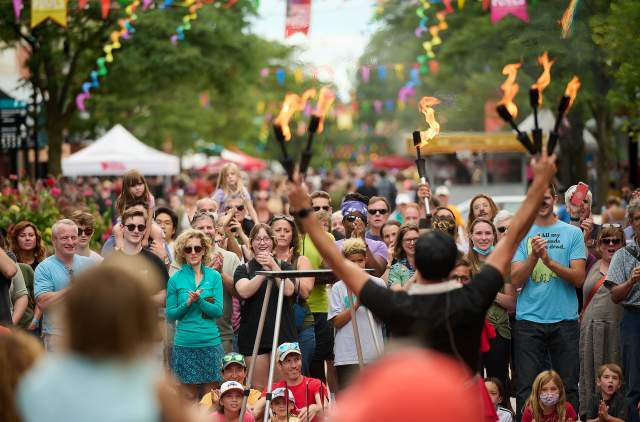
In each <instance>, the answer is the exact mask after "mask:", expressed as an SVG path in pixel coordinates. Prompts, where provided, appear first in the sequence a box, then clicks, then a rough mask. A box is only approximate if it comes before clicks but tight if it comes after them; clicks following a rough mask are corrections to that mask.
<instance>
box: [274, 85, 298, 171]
mask: <svg viewBox="0 0 640 422" xmlns="http://www.w3.org/2000/svg"><path fill="white" fill-rule="evenodd" d="M299 104H300V96H299V95H297V94H287V95H286V96H285V97H284V103H283V104H282V109H281V110H280V114H278V116H277V117H276V118H275V119H273V133H274V134H275V136H276V140H277V141H278V144H279V145H280V149H281V150H282V159H281V160H280V162H281V163H282V167H284V169H285V170H286V171H287V175H288V176H289V180H293V160H292V159H291V157H290V156H289V153H288V152H287V146H286V144H285V142H287V141H290V140H291V129H290V128H289V120H291V117H292V116H293V114H294V113H295V112H296V111H298V108H299Z"/></svg>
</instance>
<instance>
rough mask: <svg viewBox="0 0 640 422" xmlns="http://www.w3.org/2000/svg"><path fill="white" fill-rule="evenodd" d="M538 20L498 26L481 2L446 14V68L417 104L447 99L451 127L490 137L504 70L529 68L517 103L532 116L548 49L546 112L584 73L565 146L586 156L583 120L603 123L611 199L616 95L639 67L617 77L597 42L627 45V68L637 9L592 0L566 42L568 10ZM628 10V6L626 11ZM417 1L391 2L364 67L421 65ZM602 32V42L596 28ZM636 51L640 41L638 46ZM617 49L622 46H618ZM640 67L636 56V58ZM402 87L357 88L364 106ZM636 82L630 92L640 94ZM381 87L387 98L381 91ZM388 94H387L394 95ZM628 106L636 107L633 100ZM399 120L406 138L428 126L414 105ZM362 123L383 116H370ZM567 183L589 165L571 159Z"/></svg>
mask: <svg viewBox="0 0 640 422" xmlns="http://www.w3.org/2000/svg"><path fill="white" fill-rule="evenodd" d="M529 3H530V4H529V16H530V22H529V23H528V24H526V23H524V22H522V21H520V20H518V19H516V18H515V17H513V16H507V17H505V18H504V19H502V20H501V21H499V22H498V23H497V24H496V25H492V24H491V22H490V19H489V14H488V13H487V12H484V11H482V9H481V4H480V2H466V6H465V7H464V9H462V10H456V11H455V13H452V14H449V15H447V17H446V21H447V23H448V26H449V27H448V29H446V30H444V31H442V32H441V33H440V35H441V38H442V40H443V43H442V44H441V45H439V46H436V47H435V48H434V51H435V53H436V60H437V61H438V63H439V71H438V72H437V74H432V73H430V72H427V73H426V74H422V75H421V80H422V84H421V85H420V86H418V87H417V97H418V98H420V97H421V96H424V95H429V96H435V97H438V98H440V99H441V100H442V101H443V103H442V104H441V105H439V106H438V107H437V108H436V110H437V113H438V118H439V120H440V122H441V123H442V126H443V130H445V131H456V130H462V131H464V130H468V131H482V130H484V127H483V122H484V106H485V101H487V100H497V99H499V98H500V97H501V92H500V90H499V86H500V84H501V83H502V82H503V81H504V76H503V75H502V74H501V70H502V67H503V66H504V65H505V64H507V63H518V62H519V63H522V67H521V69H520V72H519V75H518V79H517V81H518V83H519V84H520V92H519V93H518V95H517V96H516V98H515V102H516V103H517V104H518V106H519V108H520V114H519V116H520V117H524V116H526V115H527V114H529V113H530V112H531V109H530V107H529V105H528V103H529V100H528V88H529V86H530V85H531V84H532V83H533V82H535V80H536V79H537V77H538V76H539V75H540V73H541V67H540V66H538V64H537V60H536V59H537V56H539V55H540V54H542V53H543V52H544V51H548V52H549V55H550V56H551V58H552V59H554V60H555V64H554V66H553V68H552V78H553V80H552V83H551V85H550V86H549V87H548V88H547V89H546V90H545V91H544V99H545V103H544V107H548V108H551V109H554V110H555V108H556V104H557V101H558V98H559V97H560V96H561V95H562V92H563V90H564V88H565V84H566V83H567V81H568V80H569V79H570V78H571V76H572V75H574V74H575V75H579V76H580V79H581V81H582V88H581V90H580V93H579V95H578V99H577V101H576V103H575V104H574V106H573V108H572V110H571V112H570V114H569V119H570V122H571V127H572V128H573V130H570V131H569V130H565V133H564V134H563V139H562V140H561V142H562V148H563V151H564V155H565V157H575V156H581V155H584V142H583V140H582V134H581V130H577V128H582V127H584V122H585V121H586V120H588V119H590V118H592V117H593V118H595V120H596V126H597V129H596V131H595V133H594V135H595V136H596V139H597V140H598V145H599V154H598V164H599V166H598V169H599V193H600V194H601V195H599V197H600V198H602V197H603V196H604V192H605V191H606V188H607V187H608V171H607V170H606V169H608V168H609V165H610V162H609V160H610V156H611V150H612V148H613V136H612V120H613V114H614V111H615V109H614V106H615V105H614V104H613V103H612V101H611V95H610V92H611V90H612V86H614V85H615V84H616V83H617V79H616V78H618V77H619V73H620V72H626V73H625V74H629V75H632V74H633V73H634V71H635V73H636V75H637V69H636V67H635V66H631V67H629V66H620V67H619V68H618V69H617V73H616V72H614V71H613V70H614V69H612V68H611V66H609V65H608V63H609V61H610V57H609V54H610V53H612V52H610V51H609V50H608V47H607V46H605V45H604V44H603V43H598V42H596V41H597V40H598V39H602V40H606V39H609V38H607V37H613V38H616V37H618V38H617V39H618V46H619V47H620V49H621V50H622V51H624V53H622V52H620V53H619V57H620V59H621V60H622V61H626V60H627V59H626V56H625V54H636V55H637V48H636V49H635V53H633V50H627V49H626V45H624V46H623V45H620V44H622V43H623V42H624V41H623V40H624V39H625V37H632V35H631V33H632V32H633V31H635V32H637V29H636V25H637V20H636V21H634V20H633V17H632V16H633V15H631V14H630V13H628V12H625V11H624V10H626V9H624V7H627V8H636V9H637V4H635V3H634V2H633V1H632V0H629V1H622V2H620V3H622V4H621V5H620V6H619V8H620V9H622V10H620V11H619V13H617V14H615V13H614V14H612V15H611V16H607V15H608V14H609V10H610V7H611V10H616V9H617V7H618V6H610V2H609V1H604V0H583V1H582V2H580V4H579V9H578V11H577V14H576V16H575V20H574V24H573V32H572V34H571V36H570V37H568V38H566V39H562V38H561V34H560V32H561V31H560V26H559V24H558V21H559V19H560V17H561V15H562V12H563V8H562V7H564V4H563V5H562V6H560V5H559V3H558V2H556V1H551V0H537V1H534V2H529ZM626 3H629V4H627V5H625V4H626ZM416 7H417V5H416V4H409V3H407V2H403V1H401V0H390V1H389V2H387V3H385V12H384V14H383V15H382V16H381V17H380V19H381V23H382V27H381V29H380V30H379V32H378V33H377V34H375V35H374V37H373V38H372V39H371V41H370V43H369V46H368V48H367V50H366V52H365V54H364V55H363V57H362V58H361V63H363V64H374V65H375V64H377V63H412V62H415V60H416V57H417V56H419V55H421V54H424V50H423V48H422V42H423V41H425V40H428V39H429V38H430V36H429V34H428V33H427V34H426V35H424V36H423V37H422V38H421V39H420V40H418V39H417V38H416V37H415V35H414V30H415V28H416V26H417V24H418V21H419V18H418V17H417V16H416ZM442 8H443V6H442V5H441V4H434V5H433V6H432V7H431V9H430V11H429V12H428V15H429V22H428V23H427V25H432V24H434V23H435V22H437V19H436V18H435V11H436V10H440V9H442ZM613 19H617V21H616V26H617V30H618V31H620V32H624V33H625V34H626V35H625V36H624V37H623V36H621V35H612V34H610V33H609V32H608V31H609V30H610V27H611V26H612V20H613ZM600 22H605V23H603V24H601V25H600V28H601V33H602V34H601V35H599V34H598V32H597V30H596V28H595V27H594V25H595V24H596V23H600ZM633 42H635V43H636V45H637V42H638V41H637V36H636V37H635V38H634V39H633ZM613 51H615V49H613ZM634 59H635V60H637V58H635V57H634ZM402 83H404V82H402V81H396V83H395V84H394V83H387V84H385V86H384V87H382V88H378V86H376V85H375V84H372V83H371V82H370V83H368V84H367V83H364V82H363V81H362V80H361V79H360V80H359V83H358V89H357V94H358V98H359V99H360V100H362V99H366V98H375V97H379V96H380V95H387V96H389V95H393V93H394V92H397V90H398V89H399V87H400V86H401V85H402ZM634 83H635V82H631V87H632V88H633V87H636V89H637V84H635V85H634ZM379 89H380V90H382V92H384V94H380V91H379ZM387 91H388V92H387ZM627 104H628V102H627ZM393 117H394V118H396V119H398V120H399V121H400V122H401V127H402V128H403V129H404V130H405V131H410V130H412V129H413V128H415V127H416V126H417V124H419V122H420V120H421V117H420V116H419V115H417V109H416V107H415V106H414V107H407V109H405V110H404V111H396V112H395V115H394V116H393ZM362 118H363V119H368V120H370V119H372V118H375V116H372V115H371V114H369V115H367V114H363V115H362ZM562 167H563V170H564V173H563V175H564V177H563V179H564V180H563V181H564V183H565V184H568V183H575V182H576V181H577V180H580V179H582V180H585V178H586V177H585V176H586V174H585V168H584V160H569V159H567V160H564V161H563V162H562Z"/></svg>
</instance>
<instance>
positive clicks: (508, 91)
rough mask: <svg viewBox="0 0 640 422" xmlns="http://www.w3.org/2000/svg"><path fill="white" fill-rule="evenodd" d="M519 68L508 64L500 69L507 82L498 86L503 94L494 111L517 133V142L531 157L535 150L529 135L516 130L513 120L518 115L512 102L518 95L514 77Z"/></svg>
mask: <svg viewBox="0 0 640 422" xmlns="http://www.w3.org/2000/svg"><path fill="white" fill-rule="evenodd" d="M519 68H520V64H519V63H513V64H508V65H506V66H505V67H504V68H503V69H502V74H503V75H507V80H506V81H504V83H503V84H502V85H501V86H500V88H501V89H502V91H503V92H504V96H503V97H502V100H500V102H499V103H498V106H497V107H496V111H497V112H498V115H499V116H500V117H501V118H502V120H504V121H505V122H507V123H509V124H510V125H511V127H512V128H513V130H515V131H516V133H517V138H518V141H520V143H521V144H522V146H524V147H525V148H526V150H527V151H529V153H530V154H531V155H535V153H536V150H535V147H534V146H533V144H532V143H531V139H529V135H527V134H526V132H521V131H520V129H519V128H518V125H517V124H516V122H515V121H514V120H513V119H514V118H515V117H516V116H517V115H518V106H516V104H515V103H514V102H513V98H514V97H515V96H516V94H517V93H518V90H519V89H520V87H519V86H518V84H517V83H516V76H517V75H518V69H519Z"/></svg>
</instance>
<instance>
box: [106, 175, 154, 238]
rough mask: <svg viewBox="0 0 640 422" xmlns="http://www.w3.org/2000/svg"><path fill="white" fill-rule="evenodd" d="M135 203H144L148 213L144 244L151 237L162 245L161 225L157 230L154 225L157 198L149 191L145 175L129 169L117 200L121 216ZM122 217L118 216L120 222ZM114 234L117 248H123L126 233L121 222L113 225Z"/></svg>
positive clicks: (117, 207)
mask: <svg viewBox="0 0 640 422" xmlns="http://www.w3.org/2000/svg"><path fill="white" fill-rule="evenodd" d="M135 205H142V206H144V208H145V212H146V214H147V224H146V228H145V230H144V237H143V238H142V246H144V247H146V246H148V245H149V237H150V236H151V238H152V240H155V241H156V242H158V244H160V245H162V244H163V242H162V231H161V229H160V228H159V227H156V228H155V230H153V233H152V229H153V228H154V227H153V209H154V208H155V199H154V197H153V195H152V194H151V192H149V186H148V185H147V181H146V180H145V179H144V176H143V175H142V174H140V173H139V172H138V171H137V170H129V171H128V172H126V173H125V174H124V175H123V176H122V192H121V193H120V196H118V199H117V200H116V211H117V212H118V215H119V216H121V215H122V214H123V213H124V211H125V210H126V209H127V208H130V207H133V206H135ZM119 221H120V217H118V222H119ZM113 236H114V242H115V247H116V249H122V247H123V246H124V233H123V227H122V226H121V225H120V224H114V225H113Z"/></svg>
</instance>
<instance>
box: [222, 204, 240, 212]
mask: <svg viewBox="0 0 640 422" xmlns="http://www.w3.org/2000/svg"><path fill="white" fill-rule="evenodd" d="M231 208H235V209H236V210H237V211H244V205H229V206H227V207H225V208H224V209H225V211H229V210H230V209H231Z"/></svg>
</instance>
